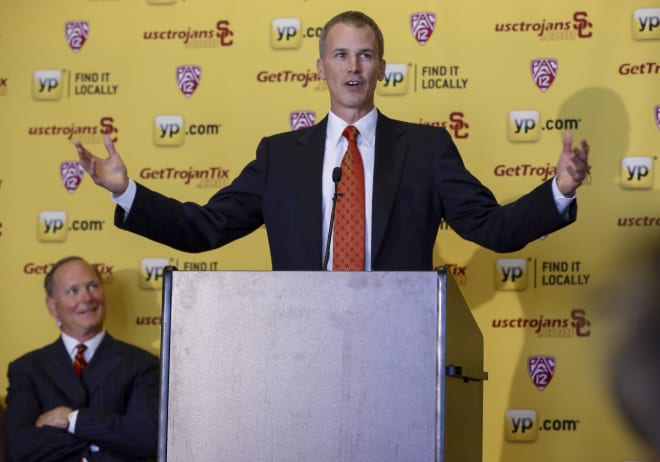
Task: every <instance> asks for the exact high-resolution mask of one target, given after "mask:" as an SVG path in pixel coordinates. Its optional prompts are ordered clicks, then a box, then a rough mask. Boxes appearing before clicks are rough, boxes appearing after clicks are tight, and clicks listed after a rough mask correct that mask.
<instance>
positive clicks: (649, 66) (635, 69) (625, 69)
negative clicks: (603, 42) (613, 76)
mask: <svg viewBox="0 0 660 462" xmlns="http://www.w3.org/2000/svg"><path fill="white" fill-rule="evenodd" d="M619 74H620V75H626V76H628V75H658V74H660V63H657V62H655V61H646V62H645V63H639V64H633V63H623V64H621V65H620V66H619Z"/></svg>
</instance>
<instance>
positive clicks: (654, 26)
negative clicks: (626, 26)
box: [632, 8, 660, 40]
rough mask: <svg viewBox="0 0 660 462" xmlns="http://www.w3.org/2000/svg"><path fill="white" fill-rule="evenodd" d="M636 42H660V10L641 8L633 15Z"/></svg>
mask: <svg viewBox="0 0 660 462" xmlns="http://www.w3.org/2000/svg"><path fill="white" fill-rule="evenodd" d="M632 36H633V38H634V39H635V40H660V8H640V9H638V10H634V11H633V14H632Z"/></svg>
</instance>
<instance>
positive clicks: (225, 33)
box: [142, 19, 234, 48]
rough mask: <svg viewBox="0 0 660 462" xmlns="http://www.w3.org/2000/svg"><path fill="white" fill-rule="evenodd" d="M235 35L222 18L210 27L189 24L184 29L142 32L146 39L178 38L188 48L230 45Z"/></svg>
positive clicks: (163, 39) (227, 22)
mask: <svg viewBox="0 0 660 462" xmlns="http://www.w3.org/2000/svg"><path fill="white" fill-rule="evenodd" d="M233 37H234V31H233V30H232V29H231V27H230V23H229V21H228V20H226V19H220V20H219V21H216V23H215V25H214V26H213V27H208V28H202V29H196V28H192V27H190V26H189V27H184V28H182V29H160V30H149V31H144V33H143V34H142V38H143V39H144V40H152V41H172V40H178V41H180V42H181V43H182V44H183V45H185V47H186V48H216V47H228V46H232V45H233V44H234V40H233Z"/></svg>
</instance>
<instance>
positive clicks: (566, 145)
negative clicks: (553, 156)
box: [556, 132, 591, 197]
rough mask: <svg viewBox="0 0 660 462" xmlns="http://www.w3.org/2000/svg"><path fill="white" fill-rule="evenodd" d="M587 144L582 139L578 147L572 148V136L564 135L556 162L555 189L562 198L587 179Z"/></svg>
mask: <svg viewBox="0 0 660 462" xmlns="http://www.w3.org/2000/svg"><path fill="white" fill-rule="evenodd" d="M590 171H591V166H590V165H589V144H587V140H585V139H582V140H581V141H580V146H579V147H577V146H573V134H572V133H571V132H566V133H564V140H563V148H562V151H561V154H560V155H559V162H557V171H556V177H557V187H558V188H559V191H561V193H562V194H563V195H564V196H567V197H570V196H572V195H573V194H575V190H576V189H577V188H578V187H580V185H581V184H582V183H584V181H585V180H586V179H587V178H588V177H589V172H590Z"/></svg>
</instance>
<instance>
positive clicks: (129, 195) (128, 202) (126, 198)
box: [112, 178, 137, 215]
mask: <svg viewBox="0 0 660 462" xmlns="http://www.w3.org/2000/svg"><path fill="white" fill-rule="evenodd" d="M136 192H137V185H136V184H135V181H133V179H132V178H129V179H128V187H127V188H126V191H124V192H123V193H121V194H113V195H112V200H113V201H115V202H116V203H117V205H118V206H120V207H121V208H122V209H124V212H126V215H128V213H129V212H130V211H131V206H132V205H133V201H134V200H135V194H136Z"/></svg>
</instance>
